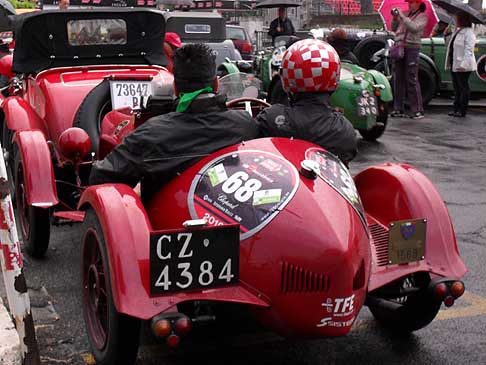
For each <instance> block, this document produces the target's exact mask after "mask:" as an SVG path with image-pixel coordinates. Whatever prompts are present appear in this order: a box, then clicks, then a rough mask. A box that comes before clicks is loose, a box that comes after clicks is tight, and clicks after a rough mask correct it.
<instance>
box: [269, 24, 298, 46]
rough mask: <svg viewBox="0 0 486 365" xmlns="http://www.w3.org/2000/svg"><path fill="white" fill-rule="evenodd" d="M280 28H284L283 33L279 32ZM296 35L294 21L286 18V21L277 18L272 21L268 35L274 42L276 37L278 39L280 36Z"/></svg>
mask: <svg viewBox="0 0 486 365" xmlns="http://www.w3.org/2000/svg"><path fill="white" fill-rule="evenodd" d="M278 26H280V27H281V28H282V31H281V32H279V31H277V27H278ZM294 34H295V29H294V25H293V24H292V21H291V20H290V19H289V18H285V20H282V19H280V18H276V19H274V20H272V22H271V23H270V28H269V30H268V35H269V36H271V37H272V42H273V40H275V37H278V36H279V35H294Z"/></svg>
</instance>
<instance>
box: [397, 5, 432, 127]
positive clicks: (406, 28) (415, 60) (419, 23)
mask: <svg viewBox="0 0 486 365" xmlns="http://www.w3.org/2000/svg"><path fill="white" fill-rule="evenodd" d="M407 2H408V8H409V11H408V14H407V15H405V14H404V13H403V12H402V10H400V9H396V11H395V12H394V14H393V20H392V23H391V28H392V30H393V31H394V32H395V44H402V45H403V47H404V52H403V57H402V58H400V59H395V60H394V61H393V70H392V71H393V94H394V102H393V111H392V112H391V114H390V115H391V116H392V117H404V116H405V114H403V110H404V99H405V91H406V92H407V95H408V102H409V105H410V110H411V115H410V117H411V118H412V119H422V118H423V117H424V107H423V102H422V94H421V91H420V83H419V80H418V70H419V54H420V47H421V45H422V43H421V38H422V33H423V32H424V29H425V26H426V25H427V21H428V19H427V15H426V14H425V13H424V12H425V3H424V2H423V0H407ZM404 85H405V86H406V87H404Z"/></svg>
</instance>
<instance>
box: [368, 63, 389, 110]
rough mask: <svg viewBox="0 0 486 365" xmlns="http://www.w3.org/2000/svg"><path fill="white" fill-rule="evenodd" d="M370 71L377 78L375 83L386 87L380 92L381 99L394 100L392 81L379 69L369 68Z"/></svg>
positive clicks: (385, 101)
mask: <svg viewBox="0 0 486 365" xmlns="http://www.w3.org/2000/svg"><path fill="white" fill-rule="evenodd" d="M368 72H369V73H370V74H371V75H372V76H373V79H374V80H375V84H381V85H383V86H384V87H385V88H384V89H382V90H381V92H380V100H381V101H383V102H384V103H388V102H390V101H392V100H393V94H392V89H391V86H390V82H389V81H388V79H387V78H386V76H385V75H383V74H382V73H381V72H380V71H377V70H368Z"/></svg>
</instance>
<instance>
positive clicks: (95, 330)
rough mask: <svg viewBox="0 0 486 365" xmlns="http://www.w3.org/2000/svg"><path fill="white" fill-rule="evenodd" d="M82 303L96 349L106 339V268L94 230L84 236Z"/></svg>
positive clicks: (104, 343)
mask: <svg viewBox="0 0 486 365" xmlns="http://www.w3.org/2000/svg"><path fill="white" fill-rule="evenodd" d="M82 275H83V305H84V310H85V319H86V327H87V331H88V336H89V337H90V338H91V340H92V342H93V344H94V345H95V346H96V348H97V349H98V350H102V349H103V348H104V347H105V346H106V342H107V339H108V331H109V323H108V303H109V298H108V290H107V286H106V280H105V279H106V270H105V264H104V262H103V256H102V254H101V243H100V240H99V237H98V234H97V233H96V231H95V230H93V229H90V230H89V231H88V232H87V233H86V235H85V238H84V251H83V274H82Z"/></svg>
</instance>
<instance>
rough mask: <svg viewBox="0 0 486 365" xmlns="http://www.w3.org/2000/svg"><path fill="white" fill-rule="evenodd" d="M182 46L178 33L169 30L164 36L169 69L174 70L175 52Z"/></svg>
mask: <svg viewBox="0 0 486 365" xmlns="http://www.w3.org/2000/svg"><path fill="white" fill-rule="evenodd" d="M181 47H182V42H181V38H180V37H179V35H177V33H174V32H167V33H165V37H164V53H165V57H166V58H167V70H168V71H169V72H172V68H173V65H174V63H173V59H174V53H175V51H176V50H177V49H178V48H181Z"/></svg>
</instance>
